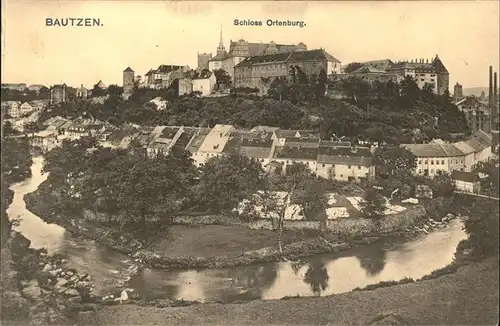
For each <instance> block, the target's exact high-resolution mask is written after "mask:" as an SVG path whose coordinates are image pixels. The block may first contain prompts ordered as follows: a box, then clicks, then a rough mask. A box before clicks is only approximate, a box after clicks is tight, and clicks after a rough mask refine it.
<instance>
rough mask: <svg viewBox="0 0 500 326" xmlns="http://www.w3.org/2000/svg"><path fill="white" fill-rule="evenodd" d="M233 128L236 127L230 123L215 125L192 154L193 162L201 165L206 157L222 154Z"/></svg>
mask: <svg viewBox="0 0 500 326" xmlns="http://www.w3.org/2000/svg"><path fill="white" fill-rule="evenodd" d="M234 130H236V129H235V128H234V127H233V126H232V125H221V124H218V125H215V126H214V127H213V128H212V130H210V132H209V133H208V134H207V135H206V136H205V138H204V139H203V142H202V143H201V145H200V147H199V148H198V151H197V152H196V153H195V154H194V155H193V159H194V161H195V164H196V165H197V166H202V165H203V164H205V162H206V161H207V160H208V159H210V158H212V157H217V156H220V155H222V154H223V151H224V148H225V147H226V143H227V142H228V141H229V139H230V136H231V133H232V132H233V131H234Z"/></svg>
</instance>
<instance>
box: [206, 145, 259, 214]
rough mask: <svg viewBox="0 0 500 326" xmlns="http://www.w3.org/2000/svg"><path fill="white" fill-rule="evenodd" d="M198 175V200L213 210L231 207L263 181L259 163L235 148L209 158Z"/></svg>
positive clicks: (251, 192) (247, 195)
mask: <svg viewBox="0 0 500 326" xmlns="http://www.w3.org/2000/svg"><path fill="white" fill-rule="evenodd" d="M201 170H202V172H201V176H200V192H201V198H200V200H201V201H202V202H204V203H205V204H207V205H209V206H211V207H213V208H214V209H215V210H216V211H222V210H231V209H233V208H235V207H236V205H237V204H239V203H240V202H241V201H242V200H243V199H246V198H249V197H250V196H251V195H252V194H254V193H255V192H256V191H257V190H260V189H261V188H262V186H263V183H264V170H263V169H262V166H261V165H260V163H259V162H258V161H256V160H254V159H251V158H248V157H247V156H245V155H242V154H240V153H238V152H236V151H232V152H230V153H228V154H227V155H223V156H220V157H214V158H211V159H209V160H208V161H207V162H206V163H205V165H204V166H203V167H202V169H201Z"/></svg>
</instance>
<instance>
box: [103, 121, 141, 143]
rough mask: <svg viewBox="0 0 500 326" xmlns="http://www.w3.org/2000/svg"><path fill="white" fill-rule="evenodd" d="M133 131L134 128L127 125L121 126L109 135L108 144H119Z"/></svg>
mask: <svg viewBox="0 0 500 326" xmlns="http://www.w3.org/2000/svg"><path fill="white" fill-rule="evenodd" d="M134 131H135V128H134V127H132V126H129V125H123V126H121V127H120V128H118V129H116V130H114V131H113V132H112V133H111V135H109V138H108V140H109V141H110V142H114V143H119V142H121V141H122V140H123V138H125V137H127V136H130V135H131V134H132V133H133V132H134Z"/></svg>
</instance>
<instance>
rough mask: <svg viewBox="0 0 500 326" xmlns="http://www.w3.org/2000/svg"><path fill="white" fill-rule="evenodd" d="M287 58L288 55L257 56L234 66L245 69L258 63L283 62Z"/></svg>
mask: <svg viewBox="0 0 500 326" xmlns="http://www.w3.org/2000/svg"><path fill="white" fill-rule="evenodd" d="M288 57H290V53H278V54H269V55H259V56H255V57H250V58H247V59H245V60H243V61H241V62H240V63H238V64H237V65H236V67H247V66H251V65H254V64H258V63H267V62H285V61H286V60H287V59H288Z"/></svg>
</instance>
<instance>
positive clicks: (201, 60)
mask: <svg viewBox="0 0 500 326" xmlns="http://www.w3.org/2000/svg"><path fill="white" fill-rule="evenodd" d="M211 59H212V53H198V67H197V68H198V69H199V70H203V69H208V62H209V61H210V60H211Z"/></svg>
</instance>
